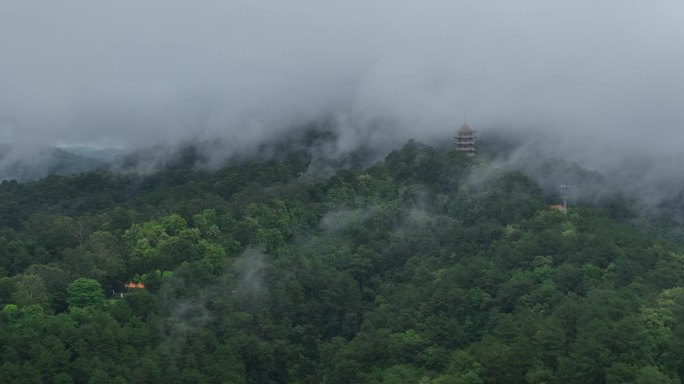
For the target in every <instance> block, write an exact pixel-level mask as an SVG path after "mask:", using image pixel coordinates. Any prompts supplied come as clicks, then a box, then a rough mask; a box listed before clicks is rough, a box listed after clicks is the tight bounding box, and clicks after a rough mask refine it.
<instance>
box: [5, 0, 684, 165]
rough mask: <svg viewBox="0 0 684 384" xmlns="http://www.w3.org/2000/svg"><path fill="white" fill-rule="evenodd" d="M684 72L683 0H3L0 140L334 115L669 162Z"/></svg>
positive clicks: (131, 142) (682, 116) (234, 130)
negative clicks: (466, 129) (530, 135)
mask: <svg viewBox="0 0 684 384" xmlns="http://www.w3.org/2000/svg"><path fill="white" fill-rule="evenodd" d="M683 71H684V2H682V1H681V0H649V1H630V0H572V1H567V0H562V1H560V0H559V1H554V0H516V1H510V0H487V1H483V0H473V1H456V0H449V1H408V0H407V1H397V0H392V1H381V0H377V1H372V0H365V1H350V0H346V1H337V2H332V1H323V0H311V1H303V0H294V1H293V0H289V1H279V0H271V1H248V0H245V1H229V0H222V1H175V0H148V1H92V0H88V1H85V0H83V1H69V0H65V1H18V0H17V1H12V0H0V141H30V142H40V143H50V144H65V143H73V144H77V143H90V144H98V145H108V146H126V147H137V146H142V145H151V144H154V143H157V142H169V141H174V140H178V139H184V138H188V137H200V138H209V137H213V136H216V135H220V136H224V137H228V138H230V139H232V140H235V141H237V142H251V141H254V140H259V139H261V138H263V137H265V136H270V135H272V134H274V133H276V132H278V130H282V129H283V128H285V127H287V126H288V125H290V124H293V123H296V122H299V121H305V120H307V119H310V118H314V117H317V116H319V115H321V114H324V113H333V114H334V115H336V116H347V117H349V116H351V117H353V118H351V119H349V121H357V122H358V121H364V119H372V118H374V117H382V118H388V119H391V120H392V121H395V123H396V127H395V128H393V129H394V131H393V134H394V135H396V137H399V138H402V139H403V138H405V137H416V138H417V139H421V138H423V137H434V136H435V135H445V137H450V136H451V132H450V130H453V129H456V128H457V127H458V126H460V125H461V123H462V121H463V119H464V117H467V119H468V121H469V122H470V123H471V125H472V126H474V127H475V128H478V129H480V130H483V131H486V130H512V131H518V130H521V129H536V130H540V131H543V132H547V133H550V134H551V136H552V137H554V139H555V140H558V142H559V143H564V145H563V146H564V148H566V150H571V149H573V148H575V147H573V145H576V144H577V143H581V142H583V140H588V139H590V138H591V139H592V140H594V139H595V140H596V142H597V143H600V146H603V145H606V144H610V150H611V151H613V152H615V151H618V150H619V149H629V150H633V149H635V148H639V150H640V151H643V152H649V153H656V152H661V151H662V152H675V151H677V150H679V149H680V148H681V147H682V144H684V129H683V128H684V74H683V73H682V72H683ZM345 121H347V120H345ZM360 125H363V124H360ZM355 129H357V130H358V129H363V128H359V127H358V126H357V127H355ZM604 153H605V152H604ZM597 154H598V155H599V156H600V155H602V154H601V153H600V151H599V152H594V153H593V154H588V155H587V156H597Z"/></svg>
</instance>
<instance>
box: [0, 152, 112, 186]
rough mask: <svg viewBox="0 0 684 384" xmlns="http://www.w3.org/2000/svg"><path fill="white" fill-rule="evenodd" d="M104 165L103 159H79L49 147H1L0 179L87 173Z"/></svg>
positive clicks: (33, 178)
mask: <svg viewBox="0 0 684 384" xmlns="http://www.w3.org/2000/svg"><path fill="white" fill-rule="evenodd" d="M104 164H105V161H104V160H102V159H96V158H93V157H86V156H80V155H77V154H74V153H70V152H67V151H64V150H62V149H59V148H56V147H52V146H45V145H35V144H21V143H12V144H0V180H17V181H30V180H36V179H41V178H44V177H47V176H49V175H69V174H74V173H82V172H87V171H90V170H93V169H95V168H97V167H100V166H102V165H104Z"/></svg>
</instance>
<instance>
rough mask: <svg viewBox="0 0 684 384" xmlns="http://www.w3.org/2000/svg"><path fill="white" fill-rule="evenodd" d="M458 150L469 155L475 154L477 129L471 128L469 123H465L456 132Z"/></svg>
mask: <svg viewBox="0 0 684 384" xmlns="http://www.w3.org/2000/svg"><path fill="white" fill-rule="evenodd" d="M455 139H456V150H457V151H459V152H465V153H466V155H468V156H475V140H476V139H477V136H475V131H474V130H472V129H471V128H470V126H469V125H468V123H463V126H462V127H461V129H459V130H458V131H457V132H456V137H455Z"/></svg>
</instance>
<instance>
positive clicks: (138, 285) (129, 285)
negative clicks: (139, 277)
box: [124, 281, 145, 289]
mask: <svg viewBox="0 0 684 384" xmlns="http://www.w3.org/2000/svg"><path fill="white" fill-rule="evenodd" d="M124 287H126V288H128V289H136V288H145V284H143V283H134V282H132V281H129V282H128V283H126V284H124Z"/></svg>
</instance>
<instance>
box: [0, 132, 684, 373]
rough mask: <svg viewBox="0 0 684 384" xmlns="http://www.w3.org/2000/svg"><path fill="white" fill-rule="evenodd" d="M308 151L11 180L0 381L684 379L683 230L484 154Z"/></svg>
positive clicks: (1, 191) (1, 238) (413, 148)
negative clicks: (566, 194) (351, 158)
mask: <svg viewBox="0 0 684 384" xmlns="http://www.w3.org/2000/svg"><path fill="white" fill-rule="evenodd" d="M310 162H311V156H310V155H309V152H308V151H307V150H306V149H302V150H297V151H289V152H285V153H282V154H280V155H278V156H276V157H274V158H273V159H271V160H258V161H257V160H254V161H246V160H244V161H240V162H237V161H236V162H233V163H232V164H231V165H230V166H228V167H225V168H223V169H220V170H217V171H201V170H196V169H194V168H193V167H192V166H190V165H183V164H182V163H179V164H176V165H175V166H173V167H170V168H168V169H166V170H163V171H159V172H157V173H155V174H152V175H148V176H137V175H134V174H115V173H86V174H82V175H77V176H51V177H48V178H46V179H44V180H41V181H36V182H31V183H25V184H22V183H16V182H3V183H2V184H0V228H1V229H0V276H2V277H0V308H2V309H1V310H0V382H1V383H42V382H46V383H47V382H49V383H98V384H100V383H326V384H336V383H424V384H432V383H434V384H437V383H464V384H465V383H468V384H476V383H502V384H503V383H506V384H509V383H558V384H560V383H597V384H598V383H664V384H667V383H680V378H682V377H684V322H682V321H681V320H682V319H683V318H684V250H682V249H681V248H679V247H678V246H677V245H673V244H672V243H669V242H667V241H665V240H662V239H659V238H657V237H655V236H654V235H652V234H649V233H646V232H644V231H642V230H639V229H638V228H635V227H634V226H632V225H630V224H628V223H625V222H619V221H616V220H615V219H613V218H611V217H609V216H607V215H606V214H605V212H606V210H604V209H603V208H602V207H588V206H587V207H582V206H577V207H573V208H571V209H570V210H569V212H568V213H567V214H563V213H561V212H559V211H556V210H550V209H548V208H547V206H548V204H549V203H551V201H546V200H545V194H544V192H543V191H542V189H541V187H539V186H538V185H537V184H536V183H535V182H533V181H532V180H531V179H529V178H527V177H526V176H524V175H523V174H521V173H519V172H515V171H510V170H506V169H497V168H495V167H493V166H491V165H490V164H489V163H488V161H487V160H486V158H485V156H481V157H466V156H464V155H462V154H459V153H456V152H443V151H437V150H435V149H433V148H431V147H427V146H424V145H421V144H418V143H415V142H409V143H408V144H406V145H405V146H404V147H403V148H401V149H399V150H396V151H394V152H392V153H390V154H389V155H388V156H387V157H386V158H385V159H384V161H381V162H379V163H377V164H374V165H372V166H370V167H362V166H356V167H351V168H347V169H340V170H338V171H337V172H336V173H335V174H334V175H332V176H330V177H317V176H315V175H310V174H308V173H307V169H309V165H310ZM131 282H132V283H142V284H144V288H132V289H128V288H124V285H125V284H127V283H131Z"/></svg>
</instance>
